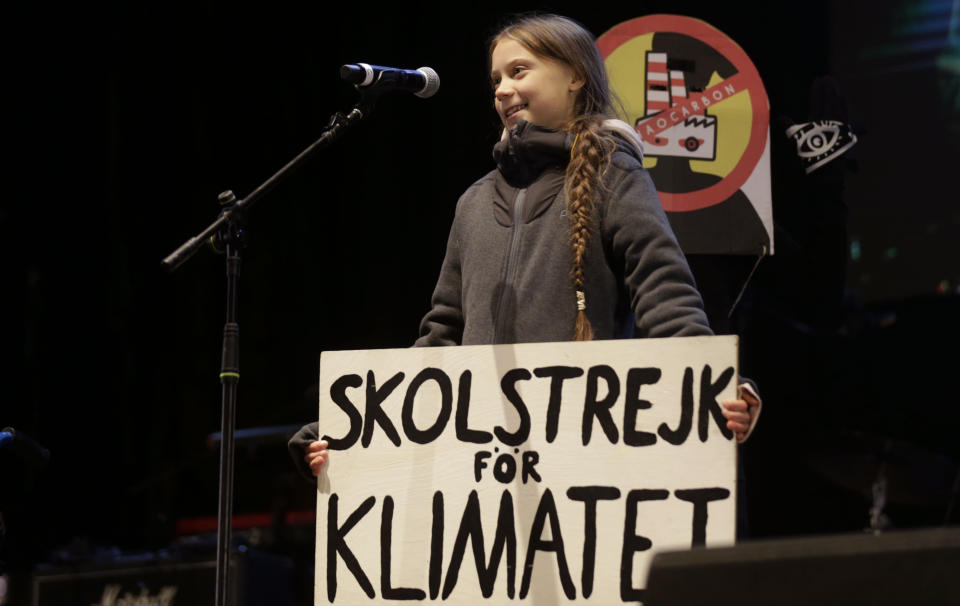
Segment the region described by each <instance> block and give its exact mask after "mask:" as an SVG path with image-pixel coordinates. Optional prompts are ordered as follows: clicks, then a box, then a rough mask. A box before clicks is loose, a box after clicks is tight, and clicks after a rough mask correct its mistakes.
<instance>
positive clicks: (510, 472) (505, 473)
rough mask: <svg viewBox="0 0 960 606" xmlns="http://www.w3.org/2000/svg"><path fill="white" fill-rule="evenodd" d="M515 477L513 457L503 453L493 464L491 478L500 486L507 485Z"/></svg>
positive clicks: (515, 464)
mask: <svg viewBox="0 0 960 606" xmlns="http://www.w3.org/2000/svg"><path fill="white" fill-rule="evenodd" d="M516 475H517V462H516V461H515V460H514V458H513V455H512V454H510V453H509V452H505V453H503V454H501V455H500V456H499V457H497V460H496V462H495V463H494V464H493V477H494V478H496V479H497V481H498V482H500V483H501V484H509V483H510V482H512V481H513V478H515V477H516Z"/></svg>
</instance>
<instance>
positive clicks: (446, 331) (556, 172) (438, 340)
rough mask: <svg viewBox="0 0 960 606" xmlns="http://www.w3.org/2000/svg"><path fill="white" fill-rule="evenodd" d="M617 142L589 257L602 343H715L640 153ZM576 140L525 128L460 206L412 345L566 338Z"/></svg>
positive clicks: (593, 310)
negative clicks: (568, 175)
mask: <svg viewBox="0 0 960 606" xmlns="http://www.w3.org/2000/svg"><path fill="white" fill-rule="evenodd" d="M612 136H613V137H614V140H615V141H617V145H616V148H615V150H614V151H613V154H612V155H611V158H610V164H609V168H608V169H607V171H606V174H605V175H604V179H603V185H604V188H603V191H602V194H601V198H600V200H599V203H597V204H595V205H594V212H593V217H594V220H593V224H594V229H593V230H591V237H590V240H589V245H588V248H587V254H586V260H585V275H586V288H585V293H586V303H587V309H586V311H587V316H588V317H589V318H590V323H591V324H592V326H593V330H594V335H595V337H596V338H597V339H614V338H631V337H635V336H636V337H676V336H691V335H711V334H713V333H712V332H711V330H710V327H709V324H708V322H707V318H706V315H705V314H704V311H703V302H702V300H701V298H700V294H699V292H698V291H697V289H696V287H695V286H694V282H693V276H692V274H691V272H690V269H689V267H688V266H687V263H686V259H685V257H684V255H683V252H682V251H681V250H680V247H679V246H678V245H677V240H676V238H675V237H674V235H673V232H672V231H671V229H670V225H669V223H668V222H667V218H666V215H665V214H664V212H663V208H662V207H661V205H660V201H659V199H658V198H657V191H656V189H655V188H654V185H653V182H652V181H651V179H650V176H649V174H648V173H647V171H646V170H644V168H643V166H642V165H641V158H640V157H639V156H638V153H637V152H636V151H635V148H634V147H633V146H632V145H630V144H629V143H628V142H626V141H624V140H623V139H620V138H619V136H618V134H617V133H612ZM571 139H572V138H571V137H570V135H569V134H568V133H566V132H560V131H554V130H550V129H546V128H542V127H539V126H535V125H533V124H529V123H525V122H522V123H521V124H520V125H519V126H518V127H517V128H515V129H513V130H512V131H510V133H509V136H508V137H507V138H505V139H504V140H502V141H501V142H500V143H498V144H497V145H496V146H495V148H494V158H495V159H496V161H497V168H496V169H495V170H493V171H491V172H490V173H489V174H487V175H486V176H484V177H483V178H482V179H480V180H479V181H477V182H476V183H474V184H473V185H472V186H471V187H470V188H469V189H468V190H467V191H466V192H465V193H464V194H463V196H462V197H461V198H460V201H459V202H458V204H457V210H456V215H455V217H454V221H453V227H452V228H451V230H450V237H449V240H448V242H447V252H446V257H445V259H444V261H443V265H442V267H441V270H440V279H439V280H438V281H437V286H436V289H435V290H434V293H433V298H432V305H431V309H430V311H429V312H428V313H427V314H426V316H425V317H424V318H423V321H422V322H421V324H420V338H419V339H418V340H417V342H416V345H475V344H490V343H529V342H547V341H569V340H570V339H571V338H572V336H573V327H574V321H575V318H576V313H577V307H576V295H575V292H574V288H573V285H572V281H571V278H570V271H571V256H572V253H571V249H570V245H569V240H570V220H569V218H568V217H567V215H566V199H565V195H564V192H563V180H564V172H565V169H566V165H567V162H568V160H569V157H570V146H571V143H572V140H571Z"/></svg>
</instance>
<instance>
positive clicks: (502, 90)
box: [493, 80, 513, 99]
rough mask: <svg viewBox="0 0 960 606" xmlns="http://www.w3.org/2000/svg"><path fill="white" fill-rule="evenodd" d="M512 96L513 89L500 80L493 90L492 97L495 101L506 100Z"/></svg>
mask: <svg viewBox="0 0 960 606" xmlns="http://www.w3.org/2000/svg"><path fill="white" fill-rule="evenodd" d="M512 94H513V87H512V86H510V84H509V83H508V82H507V81H506V80H501V81H500V83H499V84H497V86H496V88H494V89H493V96H494V97H495V98H497V99H506V98H507V97H509V96H510V95H512Z"/></svg>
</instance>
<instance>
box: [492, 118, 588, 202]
mask: <svg viewBox="0 0 960 606" xmlns="http://www.w3.org/2000/svg"><path fill="white" fill-rule="evenodd" d="M505 134H506V136H505V137H504V138H502V139H501V140H500V142H499V143H497V144H496V145H494V146H493V159H494V160H495V161H496V162H497V168H499V169H500V173H501V174H502V175H503V176H504V178H505V179H506V180H507V183H509V184H510V185H512V186H513V187H527V186H529V185H530V184H531V183H533V181H535V180H536V179H537V177H539V176H540V175H541V173H543V171H544V170H546V169H548V168H554V167H556V168H561V169H563V168H565V167H566V165H567V162H568V161H569V160H570V148H571V146H572V144H573V137H571V136H570V134H569V133H567V132H565V131H558V130H553V129H550V128H544V127H542V126H537V125H536V124H531V123H529V122H526V121H524V120H520V121H519V123H518V124H517V126H515V127H514V128H512V129H510V130H509V131H506V133H505Z"/></svg>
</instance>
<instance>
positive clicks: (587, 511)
mask: <svg viewBox="0 0 960 606" xmlns="http://www.w3.org/2000/svg"><path fill="white" fill-rule="evenodd" d="M567 498H568V499H570V500H571V501H583V571H582V572H581V574H580V585H581V591H582V592H583V598H584V599H586V598H589V597H590V594H591V593H593V572H594V563H595V562H596V553H597V501H600V500H603V501H615V500H617V499H619V498H620V489H618V488H615V487H613V486H571V487H570V488H568V489H567Z"/></svg>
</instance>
